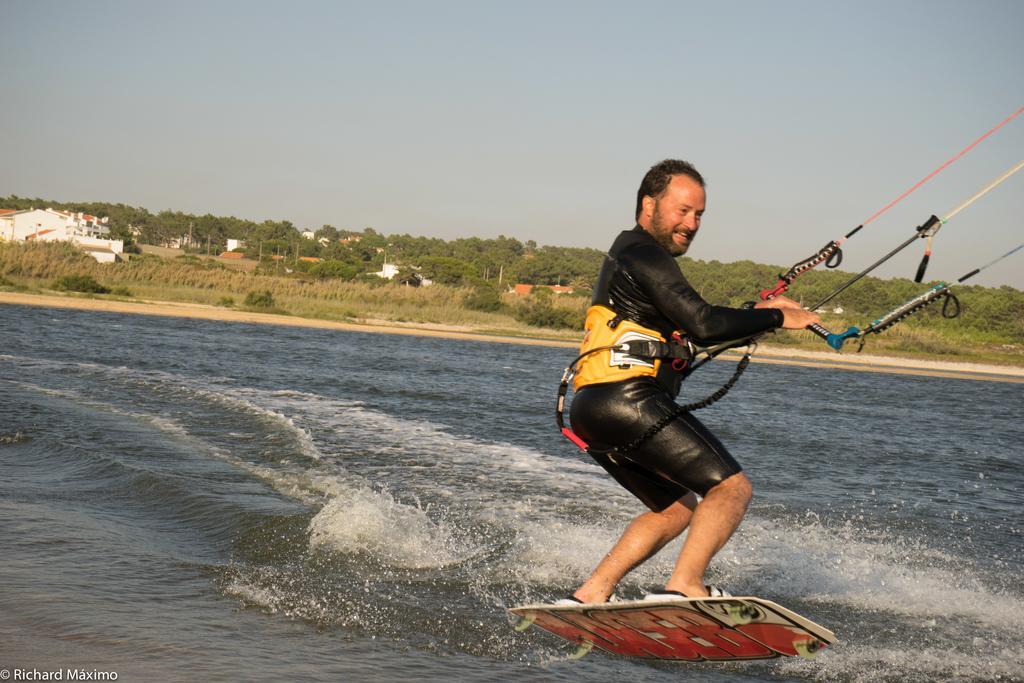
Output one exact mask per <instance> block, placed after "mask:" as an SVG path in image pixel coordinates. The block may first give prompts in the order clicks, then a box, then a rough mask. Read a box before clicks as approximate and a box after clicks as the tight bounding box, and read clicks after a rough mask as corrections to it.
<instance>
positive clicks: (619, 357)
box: [572, 305, 666, 391]
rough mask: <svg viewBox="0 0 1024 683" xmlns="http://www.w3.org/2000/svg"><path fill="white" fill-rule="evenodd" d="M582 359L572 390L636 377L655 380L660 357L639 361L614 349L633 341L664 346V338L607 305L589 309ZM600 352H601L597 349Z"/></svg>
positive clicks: (582, 346)
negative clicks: (627, 318)
mask: <svg viewBox="0 0 1024 683" xmlns="http://www.w3.org/2000/svg"><path fill="white" fill-rule="evenodd" d="M583 329H584V335H583V344H582V345H581V346H580V355H581V356H583V357H582V358H581V359H580V361H579V364H578V365H577V366H576V374H575V377H574V378H573V384H572V387H573V390H574V391H579V390H580V389H581V388H582V387H585V386H587V385H589V384H602V383H604V382H621V381H622V380H625V379H632V378H633V377H654V376H656V375H657V374H658V370H659V368H660V367H661V363H662V361H661V359H660V358H638V357H636V356H631V355H629V354H628V353H626V352H623V351H616V350H614V349H611V348H603V347H612V346H619V345H620V344H624V343H626V342H630V341H652V342H661V343H664V342H665V341H666V340H665V337H664V336H663V335H662V334H661V333H660V332H658V331H657V330H652V329H651V328H649V327H644V326H643V325H639V324H637V323H635V322H632V321H631V320H623V319H622V318H621V317H620V316H619V315H618V314H617V313H616V312H615V311H613V310H612V309H610V308H608V307H607V306H601V305H594V306H591V307H590V308H589V309H587V319H586V322H585V323H584V325H583ZM598 349H601V350H598Z"/></svg>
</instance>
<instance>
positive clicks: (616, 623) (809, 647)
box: [509, 597, 836, 662]
mask: <svg viewBox="0 0 1024 683" xmlns="http://www.w3.org/2000/svg"><path fill="white" fill-rule="evenodd" d="M509 612H511V613H512V614H514V615H516V616H518V617H519V618H520V621H519V625H518V626H517V627H516V629H517V630H520V631H521V630H525V629H526V628H527V627H529V626H530V625H535V626H539V627H540V628H542V629H544V630H545V631H549V632H551V633H553V634H555V635H556V636H559V637H560V638H564V639H565V640H568V641H569V642H571V643H574V644H576V645H577V646H579V649H578V650H577V651H576V655H575V656H577V657H581V656H583V655H584V654H586V653H587V652H589V651H590V650H591V649H594V648H596V649H598V650H603V651H604V652H609V653H612V654H617V655H622V656H625V657H640V658H644V659H660V660H670V661H685V662H702V661H721V662H725V661H741V660H751V659H772V658H774V657H780V656H783V657H792V656H796V655H799V656H803V657H812V656H814V654H816V653H817V652H818V651H819V650H821V649H822V648H824V647H826V646H828V645H830V644H831V643H833V642H835V640H836V637H835V634H833V633H832V632H831V631H829V630H828V629H826V628H824V627H822V626H819V625H818V624H815V623H814V622H813V621H811V620H810V619H806V618H804V617H802V616H800V615H799V614H796V613H795V612H792V611H790V610H788V609H786V608H785V607H782V606H781V605H777V604H775V603H774V602H772V601H770V600H763V599H761V598H755V597H730V598H687V599H677V600H665V601H652V600H634V601H625V602H611V603H601V604H594V605H524V606H522V607H513V608H512V609H510V610H509Z"/></svg>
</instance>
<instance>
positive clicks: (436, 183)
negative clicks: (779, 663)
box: [0, 0, 1024, 288]
mask: <svg viewBox="0 0 1024 683" xmlns="http://www.w3.org/2000/svg"><path fill="white" fill-rule="evenodd" d="M0 25H2V26H3V27H4V36H3V39H0V86H2V89H3V94H4V97H3V105H2V106H0V130H3V132H4V135H3V146H2V150H3V163H0V195H6V194H11V193H14V194H18V195H30V196H42V197H47V198H52V199H56V200H62V201H72V200H83V201H84V200H95V201H112V202H124V203H126V204H132V205H139V206H144V207H147V208H149V209H150V210H154V211H158V210H161V209H167V208H170V209H178V210H183V211H187V212H196V213H207V212H209V213H213V214H216V215H227V214H230V215H236V216H240V217H245V218H252V219H256V220H262V219H265V218H273V219H288V220H292V221H293V222H294V223H295V224H296V225H297V226H299V227H300V228H303V229H316V228H318V227H320V226H321V225H323V224H325V223H329V224H332V225H334V226H336V227H340V228H352V229H362V228H363V227H366V226H372V227H373V228H375V229H377V230H378V231H381V232H385V233H395V232H402V233H411V234H414V235H428V236H437V237H444V238H454V237H459V236H473V235H477V236H481V237H490V236H496V235H499V234H504V235H507V236H512V237H516V238H518V239H520V240H529V239H532V240H536V241H537V242H538V243H540V244H553V245H568V246H588V247H595V248H598V249H605V248H607V247H608V245H609V244H610V243H611V240H612V239H613V237H614V235H615V234H616V233H617V232H618V231H619V230H621V229H623V228H628V227H630V226H631V225H632V218H633V205H634V200H635V192H636V187H637V185H638V184H639V181H640V178H641V176H642V175H643V173H644V172H645V171H646V169H647V168H648V167H649V166H650V165H651V164H652V163H654V162H656V161H658V160H660V159H662V158H665V157H681V158H685V159H689V160H690V161H692V162H694V163H695V164H696V165H697V166H698V168H700V169H701V171H702V172H703V173H704V175H705V176H706V178H707V180H708V190H709V205H708V211H707V214H706V216H705V220H704V225H703V227H702V229H701V233H700V235H699V237H698V238H697V240H696V243H695V245H694V247H693V249H692V250H691V252H690V255H691V256H694V257H696V258H703V259H718V260H722V261H733V260H738V259H753V260H756V261H761V262H767V263H776V264H785V265H788V264H789V263H791V262H793V261H795V260H797V259H799V258H801V257H803V256H806V255H808V254H810V253H811V252H813V251H815V250H816V249H818V248H819V247H821V246H822V245H824V244H825V242H827V241H828V240H829V239H832V238H835V237H839V236H841V235H842V234H845V233H846V232H847V231H848V230H849V229H850V228H852V227H853V226H855V225H857V224H858V223H860V222H861V221H863V220H864V219H866V218H867V217H868V216H870V215H871V214H872V213H874V212H875V211H876V210H877V209H879V208H881V207H882V206H883V205H884V204H886V203H887V202H888V201H889V200H890V199H892V198H894V197H895V196H896V195H898V194H899V193H900V192H902V191H903V190H905V189H907V188H908V187H909V186H910V185H912V184H913V183H914V182H916V181H917V180H918V179H920V178H921V177H923V176H924V175H926V174H927V173H928V172H929V171H931V170H932V169H933V168H935V167H936V166H938V165H939V164H940V163H942V162H943V161H944V160H945V159H946V158H948V157H949V156H951V155H952V154H954V153H955V152H957V151H959V150H960V149H961V148H962V147H963V146H965V145H966V144H967V143H968V142H970V141H971V140H973V139H974V138H975V137H977V136H978V135H980V134H981V133H983V132H984V131H986V130H988V129H989V128H990V127H992V126H993V125H995V124H996V123H998V122H999V121H1000V120H1002V119H1003V118H1005V117H1006V116H1008V115H1009V114H1011V113H1012V112H1014V111H1015V110H1016V109H1018V108H1019V107H1021V106H1022V105H1024V40H1022V39H1021V35H1022V30H1024V2H1020V1H1019V0H988V1H981V2H967V1H962V2H944V1H936V0H930V1H926V2H911V1H901V2H893V1H891V0H890V1H887V2H876V1H874V0H871V1H865V2H856V3H852V2H844V3H839V2H753V1H751V2H706V1H704V2H699V3H686V2H678V1H676V2H633V3H628V5H627V3H600V2H522V1H518V2H504V3H498V2H483V1H478V2H446V1H443V0H437V1H435V2H374V3H367V2H358V3H357V2H350V3H343V2H322V3H321V2H302V1H291V2H278V3H266V2H202V3H199V2H177V3H157V2H104V1H91V2H72V1H71V0H68V1H66V2H49V1H41V0H31V1H22V0H4V1H3V2H2V3H0ZM1021 159H1024V115H1022V116H1021V117H1019V118H1018V120H1016V121H1015V122H1013V123H1012V124H1010V125H1008V126H1007V127H1006V128H1004V129H1003V130H1002V131H1000V132H999V133H998V134H996V135H995V136H993V137H992V138H991V139H990V140H989V141H988V142H986V143H985V144H984V145H983V146H980V147H979V148H977V149H976V150H975V151H974V152H973V153H972V154H971V155H970V156H969V157H966V158H964V159H963V160H962V161H960V162H959V163H958V164H956V165H955V166H953V167H952V168H950V169H949V170H948V171H946V172H945V173H944V174H942V175H941V176H939V177H938V178H936V179H935V180H934V181H932V182H931V183H930V184H928V185H926V186H925V187H924V188H922V189H921V190H919V191H918V192H917V193H916V194H914V195H913V196H912V197H910V198H909V199H908V200H906V201H905V202H903V204H901V205H900V206H899V207H897V208H896V209H893V210H892V211H890V212H889V213H888V214H886V215H885V216H884V217H883V218H881V219H879V220H877V221H875V222H874V223H872V224H871V225H870V226H869V227H868V228H866V229H865V230H864V231H862V233H861V234H859V235H858V236H856V237H855V238H854V239H852V240H851V241H850V242H849V243H848V248H847V254H846V260H845V262H844V268H849V269H855V268H858V267H860V266H863V265H866V264H868V263H870V262H871V261H873V260H874V259H875V258H876V257H877V256H879V255H881V253H884V251H887V250H888V249H889V248H891V247H893V246H895V245H896V244H898V243H899V242H901V241H902V240H903V239H905V238H906V237H908V236H909V235H910V234H911V233H912V231H913V227H914V226H915V225H917V224H918V223H920V222H922V221H923V220H924V219H926V218H927V217H928V216H929V215H930V214H932V213H936V214H938V215H940V216H942V215H943V214H945V213H946V212H948V211H949V210H950V209H952V208H953V207H954V206H956V205H957V204H959V203H960V202H961V201H962V200H964V199H966V198H968V197H969V196H971V195H972V194H973V193H974V192H975V191H976V190H978V189H980V188H981V187H982V186H983V185H985V184H986V183H988V182H989V181H990V180H992V179H993V178H995V177H996V176H998V175H999V174H1000V173H1002V172H1003V171H1005V170H1007V169H1009V168H1010V167H1011V166H1013V165H1014V164H1015V163H1016V162H1018V161H1020V160H1021ZM1022 214H1024V171H1022V172H1021V173H1019V174H1017V176H1015V177H1014V178H1012V179H1010V180H1009V181H1007V183H1005V184H1004V185H1003V186H1001V187H1000V188H998V189H997V190H995V191H994V192H993V193H992V194H990V195H989V196H987V197H985V198H984V199H982V200H981V201H980V202H978V203H977V204H976V205H974V206H972V207H971V208H969V209H967V210H965V211H964V212H963V213H961V214H960V215H959V216H957V217H956V218H954V219H953V220H952V221H951V222H950V223H949V224H948V225H947V226H946V227H944V228H943V230H942V231H941V232H940V233H939V236H938V238H937V241H936V245H935V255H934V256H933V258H932V268H931V271H930V273H929V274H930V276H932V277H936V278H946V279H949V278H955V277H958V276H960V275H962V274H963V273H964V272H966V271H967V270H970V269H972V268H974V267H975V266H978V265H981V264H983V263H985V262H987V261H989V260H991V258H994V257H995V256H997V255H999V254H1001V253H1003V252H1005V251H1008V250H1009V249H1010V248H1011V247H1013V246H1016V245H1017V244H1019V243H1020V242H1022V241H1024V230H1022V226H1021V224H1022V219H1021V216H1022ZM922 248H923V245H914V247H912V248H910V249H908V250H907V253H906V254H905V255H904V256H903V257H901V258H899V259H897V260H895V262H894V263H893V265H892V266H891V267H888V268H886V269H885V270H883V271H880V272H881V274H883V275H904V276H911V275H912V274H913V272H914V270H915V268H916V262H917V260H918V259H919V258H920V254H921V250H922ZM978 281H979V282H980V283H982V284H989V285H993V284H1011V285H1013V286H1015V287H1018V288H1024V258H1017V259H1016V260H1012V259H1011V260H1007V261H1004V262H1003V263H1002V264H1000V265H999V266H997V267H994V268H992V269H990V271H987V272H986V273H985V274H984V277H982V278H979V280H978Z"/></svg>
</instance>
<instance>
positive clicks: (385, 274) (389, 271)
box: [374, 263, 398, 280]
mask: <svg viewBox="0 0 1024 683" xmlns="http://www.w3.org/2000/svg"><path fill="white" fill-rule="evenodd" d="M374 275H376V276H377V277H382V278H384V279H385V280H393V279H394V277H395V276H396V275H398V266H396V265H395V264H394V263H385V264H384V267H383V268H382V269H381V270H379V271H378V272H376V273H374Z"/></svg>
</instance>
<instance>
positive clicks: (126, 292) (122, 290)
mask: <svg viewBox="0 0 1024 683" xmlns="http://www.w3.org/2000/svg"><path fill="white" fill-rule="evenodd" d="M110 293H111V294H116V295H117V296H132V291H131V290H130V289H128V288H127V287H125V286H123V285H122V286H120V287H114V288H113V289H111V290H110Z"/></svg>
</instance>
